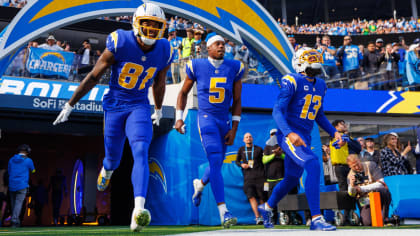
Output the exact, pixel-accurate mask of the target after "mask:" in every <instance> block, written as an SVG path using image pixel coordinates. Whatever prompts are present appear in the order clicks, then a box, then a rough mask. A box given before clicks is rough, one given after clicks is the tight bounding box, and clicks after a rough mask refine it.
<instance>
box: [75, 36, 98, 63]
mask: <svg viewBox="0 0 420 236" xmlns="http://www.w3.org/2000/svg"><path fill="white" fill-rule="evenodd" d="M77 54H79V55H81V56H82V58H81V60H80V64H81V65H82V66H88V65H92V57H93V55H94V52H93V50H92V45H91V44H90V41H89V39H85V40H83V43H82V47H80V48H79V49H78V50H77Z"/></svg>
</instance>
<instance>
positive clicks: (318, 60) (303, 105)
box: [258, 47, 342, 230]
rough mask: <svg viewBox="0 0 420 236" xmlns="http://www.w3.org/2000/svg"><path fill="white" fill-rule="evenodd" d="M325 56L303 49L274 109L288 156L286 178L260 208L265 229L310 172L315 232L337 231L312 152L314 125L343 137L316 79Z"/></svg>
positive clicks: (322, 85)
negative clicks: (325, 212)
mask: <svg viewBox="0 0 420 236" xmlns="http://www.w3.org/2000/svg"><path fill="white" fill-rule="evenodd" d="M322 62H323V61H322V55H321V54H320V53H319V52H318V51H316V50H315V49H311V48H307V47H304V48H301V49H299V50H298V51H297V52H296V54H295V56H294V58H293V67H294V69H295V70H296V72H297V73H292V74H287V75H285V76H284V77H283V78H282V79H281V91H280V95H279V96H278V99H277V102H276V104H275V105H274V108H273V118H274V120H275V122H276V124H277V126H278V128H279V132H278V133H277V140H278V144H279V145H280V147H281V148H282V149H283V150H284V152H285V154H286V156H285V160H284V165H285V167H284V169H285V176H284V179H283V180H282V181H281V182H280V183H279V184H277V185H276V187H275V188H274V189H273V193H272V195H271V197H270V199H269V200H268V201H267V202H266V203H264V204H261V205H260V206H259V207H258V210H259V211H260V213H261V215H262V216H263V218H264V227H265V228H272V227H273V223H272V217H271V216H272V207H275V206H276V205H277V203H278V202H279V201H280V200H281V199H282V198H283V197H284V196H285V195H286V194H287V193H288V192H289V191H290V190H291V189H292V188H294V187H296V186H297V185H298V184H299V178H300V177H301V176H302V174H303V170H306V172H307V174H308V176H307V177H306V180H305V192H306V197H307V199H308V205H309V208H310V210H311V215H312V222H311V226H310V229H311V230H335V229H336V228H335V226H332V225H330V224H328V223H327V222H325V220H324V218H323V216H322V215H321V211H320V206H319V204H320V203H319V202H320V190H319V187H320V186H319V184H320V183H319V181H320V170H321V169H320V165H319V161H318V157H317V156H316V155H315V154H314V153H313V152H312V150H311V131H312V128H313V125H314V121H316V122H317V123H318V125H319V126H321V127H322V128H323V129H324V130H325V131H327V133H328V134H329V135H330V136H332V137H335V138H336V139H337V140H339V141H340V142H342V140H341V135H340V134H339V133H338V132H337V130H336V129H335V128H334V127H333V126H332V125H331V123H330V122H329V121H328V119H327V118H326V116H325V114H324V111H323V101H324V96H325V92H326V90H327V87H326V85H325V82H324V80H322V79H319V78H316V77H315V76H316V75H319V74H320V73H321V72H322V65H321V64H322Z"/></svg>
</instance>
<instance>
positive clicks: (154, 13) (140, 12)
mask: <svg viewBox="0 0 420 236" xmlns="http://www.w3.org/2000/svg"><path fill="white" fill-rule="evenodd" d="M143 20H153V21H156V22H158V23H159V27H158V28H153V27H150V26H144V25H142V24H141V23H142V21H143ZM132 25H133V31H134V34H135V35H136V36H138V37H140V38H141V40H142V41H143V42H144V43H145V44H146V45H153V44H154V43H155V42H156V40H158V39H161V38H162V37H163V34H164V32H165V28H166V18H165V13H164V12H163V10H162V9H161V8H160V7H159V6H158V5H155V4H153V3H144V4H143V5H141V6H139V7H138V8H137V10H136V12H134V15H133V23H132ZM151 30H153V31H157V34H156V36H154V37H153V36H150V35H149V31H151Z"/></svg>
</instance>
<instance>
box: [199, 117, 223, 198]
mask: <svg viewBox="0 0 420 236" xmlns="http://www.w3.org/2000/svg"><path fill="white" fill-rule="evenodd" d="M198 128H199V132H200V137H201V143H202V144H203V147H204V150H205V152H206V155H207V159H208V161H209V166H208V167H207V168H206V170H205V172H204V175H203V177H202V178H201V180H202V181H203V183H204V184H207V183H208V182H210V185H211V189H212V191H213V195H214V198H215V199H216V203H222V202H225V190H224V183H223V176H222V164H223V160H224V159H225V153H226V144H225V135H226V134H227V132H228V131H229V130H230V122H229V121H228V120H226V119H216V118H214V117H212V116H210V115H206V114H199V115H198Z"/></svg>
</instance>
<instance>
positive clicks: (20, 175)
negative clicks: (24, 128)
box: [8, 144, 35, 227]
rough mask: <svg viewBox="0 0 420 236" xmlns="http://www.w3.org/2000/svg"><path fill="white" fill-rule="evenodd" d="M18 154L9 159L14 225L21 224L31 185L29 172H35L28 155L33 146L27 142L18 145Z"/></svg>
mask: <svg viewBox="0 0 420 236" xmlns="http://www.w3.org/2000/svg"><path fill="white" fill-rule="evenodd" d="M17 151H18V154H16V155H14V156H13V157H12V158H11V159H10V160H9V165H8V172H9V192H10V202H11V209H12V227H19V226H20V223H21V222H20V219H19V214H20V211H21V209H22V203H23V201H24V200H25V197H26V192H27V189H28V187H29V173H35V167H34V163H33V162H32V159H31V158H29V157H28V155H29V153H31V148H30V147H29V146H28V145H27V144H22V145H20V146H19V147H18V150H17Z"/></svg>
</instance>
